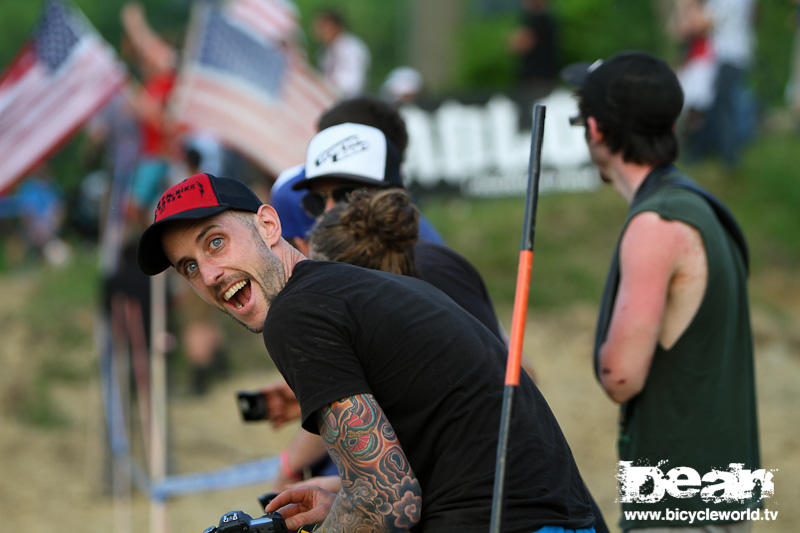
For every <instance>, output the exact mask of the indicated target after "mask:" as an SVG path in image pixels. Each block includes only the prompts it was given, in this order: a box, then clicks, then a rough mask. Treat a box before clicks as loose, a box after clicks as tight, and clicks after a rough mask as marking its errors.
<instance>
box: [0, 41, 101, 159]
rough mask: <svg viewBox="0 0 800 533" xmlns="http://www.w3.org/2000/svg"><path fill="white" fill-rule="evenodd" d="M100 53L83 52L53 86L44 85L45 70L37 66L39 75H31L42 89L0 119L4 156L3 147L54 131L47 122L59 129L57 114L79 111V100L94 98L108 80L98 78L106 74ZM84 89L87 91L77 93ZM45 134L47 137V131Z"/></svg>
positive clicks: (92, 51)
mask: <svg viewBox="0 0 800 533" xmlns="http://www.w3.org/2000/svg"><path fill="white" fill-rule="evenodd" d="M96 52H97V51H96V50H95V49H92V48H87V49H85V50H83V51H81V52H80V56H79V57H78V58H77V59H78V61H76V64H75V65H74V67H75V69H74V70H69V71H65V73H64V75H63V76H58V80H53V81H54V82H55V83H52V84H47V85H45V84H42V83H41V78H45V77H46V76H45V75H44V73H42V70H43V69H41V68H40V67H38V66H37V68H36V69H35V72H32V73H31V76H30V79H31V81H35V82H38V88H39V90H38V91H35V92H34V91H29V92H26V93H25V94H24V95H21V98H20V99H19V100H18V101H17V102H14V105H13V109H12V110H11V112H10V113H8V114H7V115H8V118H6V117H5V116H4V117H3V120H0V131H3V132H4V135H3V138H2V139H0V154H1V153H2V147H3V145H7V144H8V143H9V141H12V138H13V142H15V143H19V142H20V139H19V137H20V136H24V135H26V134H27V133H28V132H29V130H31V129H34V130H35V129H41V130H47V129H51V128H49V127H43V126H42V124H43V123H44V124H48V125H49V124H55V127H58V122H57V121H56V120H55V117H56V116H57V115H54V112H57V111H63V110H67V111H69V110H71V109H73V108H75V107H76V102H75V98H76V97H79V98H80V97H84V96H87V94H88V96H89V97H91V94H92V93H94V90H93V88H92V85H93V84H95V83H100V82H102V81H104V80H102V79H101V78H99V77H96V75H97V74H104V73H103V72H102V71H99V70H98V67H102V65H103V59H104V57H103V56H102V55H101V56H98V54H97V53H96ZM78 73H79V75H78ZM81 89H82V90H83V92H77V91H79V90H81ZM76 92H77V94H76ZM41 133H42V134H43V135H44V136H46V135H47V134H46V132H44V131H42V132H41Z"/></svg>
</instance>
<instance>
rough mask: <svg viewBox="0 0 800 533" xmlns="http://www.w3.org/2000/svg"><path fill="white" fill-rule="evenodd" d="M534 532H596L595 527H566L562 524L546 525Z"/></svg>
mask: <svg viewBox="0 0 800 533" xmlns="http://www.w3.org/2000/svg"><path fill="white" fill-rule="evenodd" d="M533 533H596V532H595V530H594V528H593V527H587V528H583V529H564V528H563V527H561V526H544V527H543V528H540V529H537V530H536V531H534V532H533Z"/></svg>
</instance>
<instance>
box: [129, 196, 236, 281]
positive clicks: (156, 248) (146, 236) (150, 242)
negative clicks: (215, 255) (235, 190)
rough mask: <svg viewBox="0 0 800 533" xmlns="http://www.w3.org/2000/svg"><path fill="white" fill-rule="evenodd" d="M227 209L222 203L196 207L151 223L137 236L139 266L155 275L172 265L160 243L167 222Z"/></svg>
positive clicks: (207, 215)
mask: <svg viewBox="0 0 800 533" xmlns="http://www.w3.org/2000/svg"><path fill="white" fill-rule="evenodd" d="M227 209H230V207H227V206H222V205H215V206H209V207H198V208H197V209H190V210H188V211H183V212H181V213H176V214H174V215H172V216H170V217H167V218H165V219H163V220H159V221H158V222H155V223H153V224H152V225H151V226H150V227H148V228H147V229H146V230H144V232H142V236H141V237H140V238H139V247H138V249H137V250H136V259H137V262H138V263H139V268H140V269H141V270H142V272H144V273H145V274H147V275H148V276H155V275H156V274H160V273H161V272H163V271H165V270H166V269H168V268H169V267H170V266H172V263H170V261H169V259H167V256H166V254H165V253H164V247H163V246H162V244H161V234H162V232H163V231H164V228H165V226H166V225H167V224H169V223H170V222H175V221H176V220H196V219H201V218H207V217H210V216H213V215H216V214H217V213H221V212H222V211H225V210H227Z"/></svg>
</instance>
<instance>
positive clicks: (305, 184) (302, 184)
mask: <svg viewBox="0 0 800 533" xmlns="http://www.w3.org/2000/svg"><path fill="white" fill-rule="evenodd" d="M325 180H337V181H342V182H346V183H363V184H364V185H371V186H373V187H399V185H395V184H394V183H392V182H390V181H386V180H376V179H372V178H366V177H364V176H359V175H357V174H342V173H337V174H324V175H322V176H314V177H313V178H306V179H304V180H302V181H298V182H297V183H295V184H294V185H292V189H293V190H295V191H301V190H303V189H308V188H309V187H311V184H312V183H315V182H318V181H325Z"/></svg>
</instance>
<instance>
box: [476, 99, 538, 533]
mask: <svg viewBox="0 0 800 533" xmlns="http://www.w3.org/2000/svg"><path fill="white" fill-rule="evenodd" d="M544 117H545V106H543V105H541V104H536V105H535V106H534V108H533V126H532V131H531V152H530V158H529V160H528V189H527V192H526V194H525V215H524V217H523V226H522V242H521V244H520V260H519V269H518V271H517V289H516V294H515V295H514V313H513V318H512V323H511V337H510V339H509V346H508V361H507V362H506V382H505V388H504V389H503V405H502V407H501V409H500V432H499V435H498V438H497V461H496V463H495V472H494V491H493V494H492V516H491V523H490V529H489V530H490V532H491V533H500V523H501V520H502V514H503V492H504V484H505V475H506V459H507V457H506V455H507V453H506V452H507V451H508V435H509V429H510V427H511V410H512V408H513V404H514V391H515V390H516V388H517V386H518V385H519V373H520V365H521V361H522V339H523V337H524V334H525V314H526V310H527V307H528V291H529V289H530V273H531V268H532V266H533V238H534V234H535V230H536V208H537V204H538V199H539V174H540V173H541V156H542V139H543V138H544Z"/></svg>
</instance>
